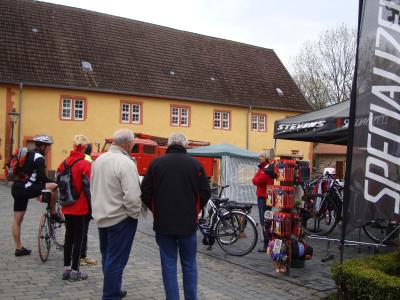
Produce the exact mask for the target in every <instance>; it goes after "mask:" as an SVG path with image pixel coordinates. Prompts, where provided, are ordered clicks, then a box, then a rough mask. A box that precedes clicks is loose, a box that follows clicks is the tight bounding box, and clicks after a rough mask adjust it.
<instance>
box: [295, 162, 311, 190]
mask: <svg viewBox="0 0 400 300" xmlns="http://www.w3.org/2000/svg"><path fill="white" fill-rule="evenodd" d="M309 181H310V163H309V162H308V161H304V160H300V161H298V162H297V168H296V172H295V183H296V184H298V185H302V184H304V183H307V182H309Z"/></svg>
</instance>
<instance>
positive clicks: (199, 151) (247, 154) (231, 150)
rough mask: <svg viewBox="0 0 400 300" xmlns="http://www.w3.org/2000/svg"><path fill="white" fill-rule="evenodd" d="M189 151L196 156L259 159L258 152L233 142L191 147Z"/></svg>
mask: <svg viewBox="0 0 400 300" xmlns="http://www.w3.org/2000/svg"><path fill="white" fill-rule="evenodd" d="M188 153H189V154H190V155H194V156H203V157H215V158H222V157H223V156H231V157H242V158H250V159H257V158H258V154H257V153H255V152H251V151H249V150H246V149H243V148H240V147H236V146H234V145H231V144H217V145H211V146H205V147H196V148H193V149H189V150H188Z"/></svg>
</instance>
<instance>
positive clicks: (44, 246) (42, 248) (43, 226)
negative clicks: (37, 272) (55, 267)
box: [37, 213, 51, 262]
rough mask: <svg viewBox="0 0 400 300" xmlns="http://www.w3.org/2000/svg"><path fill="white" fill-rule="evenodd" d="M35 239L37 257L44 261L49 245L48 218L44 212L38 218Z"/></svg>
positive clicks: (46, 257)
mask: <svg viewBox="0 0 400 300" xmlns="http://www.w3.org/2000/svg"><path fill="white" fill-rule="evenodd" d="M37 239H38V250H39V257H40V259H41V260H42V262H46V260H47V259H48V258H49V253H50V247H51V234H50V220H49V219H48V216H47V214H46V213H45V214H43V216H42V217H41V218H40V223H39V228H38V236H37Z"/></svg>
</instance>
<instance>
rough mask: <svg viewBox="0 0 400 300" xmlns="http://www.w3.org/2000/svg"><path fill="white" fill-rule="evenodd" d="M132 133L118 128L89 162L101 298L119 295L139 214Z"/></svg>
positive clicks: (137, 182) (120, 294)
mask: <svg viewBox="0 0 400 300" xmlns="http://www.w3.org/2000/svg"><path fill="white" fill-rule="evenodd" d="M133 145H134V135H133V133H132V131H130V130H128V129H120V130H118V131H116V132H115V133H114V135H113V145H112V146H111V148H110V150H108V152H107V153H104V154H102V155H100V156H99V158H97V160H96V161H95V162H94V163H93V166H92V174H91V180H90V191H91V195H92V199H91V202H92V215H93V219H94V221H95V222H96V224H97V226H98V227H99V238H100V251H101V255H102V267H103V274H104V282H103V297H102V299H103V300H106V299H120V298H122V297H124V296H125V295H126V291H121V283H122V273H123V271H124V268H125V266H126V264H127V262H128V259H129V254H130V252H131V248H132V243H133V239H134V237H135V233H136V228H137V223H138V217H139V214H140V211H141V192H140V181H139V175H138V171H137V168H136V164H135V162H134V160H133V158H131V157H130V156H129V153H130V152H131V149H132V147H133Z"/></svg>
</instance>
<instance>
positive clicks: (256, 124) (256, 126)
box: [251, 114, 258, 131]
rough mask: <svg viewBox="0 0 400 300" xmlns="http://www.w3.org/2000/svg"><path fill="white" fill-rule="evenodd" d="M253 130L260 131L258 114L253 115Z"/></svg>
mask: <svg viewBox="0 0 400 300" xmlns="http://www.w3.org/2000/svg"><path fill="white" fill-rule="evenodd" d="M251 130H254V131H258V114H252V115H251Z"/></svg>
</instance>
